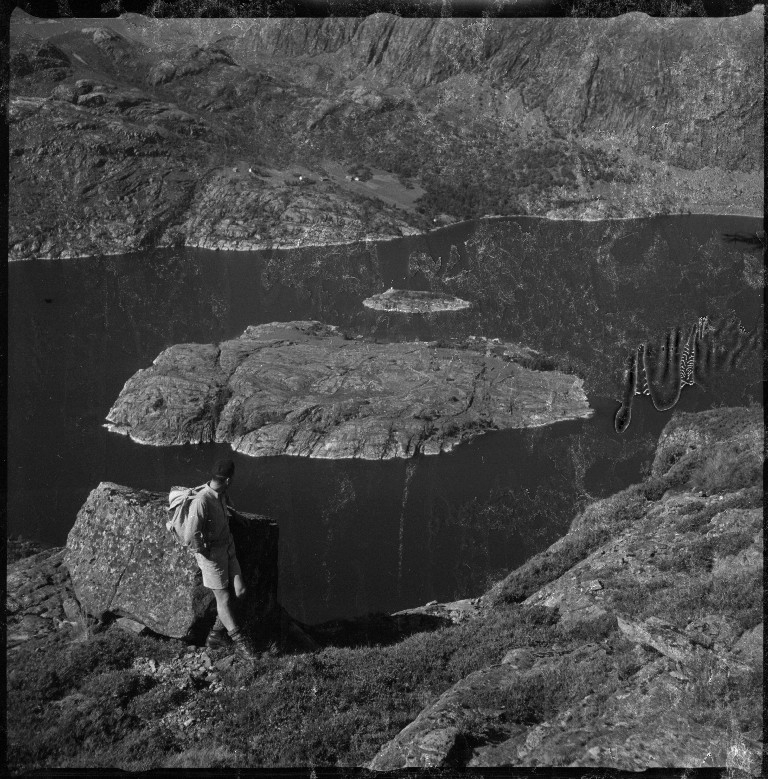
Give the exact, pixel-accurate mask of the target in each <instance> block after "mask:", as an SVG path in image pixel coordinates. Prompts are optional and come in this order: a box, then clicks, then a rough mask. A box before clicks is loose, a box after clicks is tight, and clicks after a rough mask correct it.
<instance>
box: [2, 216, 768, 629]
mask: <svg viewBox="0 0 768 779" xmlns="http://www.w3.org/2000/svg"><path fill="white" fill-rule="evenodd" d="M761 228H762V221H761V220H755V219H747V218H736V217H727V218H726V217H693V216H691V217H674V218H657V219H648V220H633V221H614V222H595V223H580V222H549V221H546V220H538V219H524V218H519V219H507V220H491V221H483V222H474V223H466V224H462V225H456V226H454V227H450V228H446V229H444V230H440V231H436V232H435V233H432V234H431V235H429V236H421V237H414V238H404V239H400V240H395V241H388V242H380V243H370V244H361V245H356V246H342V247H325V248H309V249H302V250H293V251H277V250H274V251H264V252H253V253H225V252H207V251H197V250H165V251H157V252H147V253H143V254H135V255H128V256H124V257H108V258H99V259H82V260H70V261H59V262H40V261H33V262H27V263H19V264H14V265H12V266H11V268H10V274H9V275H10V303H9V333H10V352H9V368H10V379H9V411H10V413H9V426H8V427H9V442H8V444H9V445H8V450H9V472H8V477H9V478H8V485H9V491H8V512H9V513H8V517H9V521H8V527H9V532H10V533H11V534H16V533H22V534H24V535H25V536H27V537H31V538H36V539H38V540H40V541H43V542H47V543H53V544H63V543H64V542H65V540H66V535H67V532H68V531H69V529H70V528H71V526H72V524H73V523H74V520H75V516H76V514H77V511H78V509H79V507H80V506H81V505H82V503H83V501H84V500H85V498H86V496H87V495H88V492H89V491H90V490H91V489H92V488H93V487H94V486H95V485H96V484H98V483H99V481H103V480H110V481H115V482H118V483H121V484H127V485H129V486H132V487H141V488H146V489H153V490H158V491H163V492H164V491H167V489H168V488H169V486H171V485H173V484H189V485H192V484H199V483H201V482H202V481H204V480H205V478H206V475H207V473H206V472H207V469H208V467H209V466H210V463H211V462H212V461H213V460H214V459H215V458H216V457H217V456H220V455H221V454H225V453H229V447H227V446H224V445H210V446H202V447H192V446H186V447H162V448H160V447H158V448H154V447H145V446H140V445H138V444H135V443H133V442H132V441H130V440H128V439H126V438H124V437H121V436H117V435H113V434H109V433H107V432H106V430H105V429H104V428H103V427H102V423H103V420H104V417H105V415H106V413H107V411H108V409H109V408H110V406H111V405H112V403H113V402H114V400H115V398H116V397H117V395H118V393H119V392H120V389H121V388H122V386H123V384H124V382H125V381H126V379H128V377H129V376H131V375H132V374H133V373H134V372H135V371H136V370H138V369H139V368H143V367H146V366H148V365H149V364H150V363H151V361H152V360H153V359H154V358H155V357H156V356H157V354H158V353H159V352H160V351H161V350H162V349H163V348H165V347H167V346H170V345H171V344H174V343H181V342H214V341H219V340H222V339H226V338H231V337H234V336H237V335H238V334H240V333H241V332H242V331H243V330H244V329H245V327H246V326H247V325H249V324H258V323H261V322H270V321H275V320H290V319H309V318H311V319H319V320H321V321H324V322H328V323H331V324H336V325H340V326H342V327H343V328H344V329H345V330H347V331H348V332H350V333H352V334H358V333H363V334H366V335H370V336H373V337H376V338H379V339H389V340H405V339H413V338H417V337H418V338H429V339H432V338H448V337H466V336H468V335H484V336H488V337H500V338H507V339H511V340H518V341H519V342H521V343H524V344H526V345H528V346H531V347H533V348H536V349H540V350H542V351H544V352H546V353H548V354H550V355H553V356H555V357H556V358H557V359H558V360H559V361H560V364H561V365H562V366H563V367H564V368H565V369H569V370H572V371H575V372H577V373H578V374H579V375H581V376H583V377H584V378H585V385H586V387H587V390H588V393H589V396H590V402H591V404H592V406H593V407H594V408H595V409H596V413H595V416H594V418H593V419H591V420H586V421H575V422H564V423H559V424H557V425H551V426H548V427H545V428H538V429H534V430H525V431H509V432H504V433H497V434H491V435H487V436H484V437H482V438H480V439H476V440H475V441H473V442H471V443H469V444H466V445H464V446H461V447H459V448H458V449H457V450H456V451H454V452H452V453H451V454H448V455H440V456H437V457H420V458H417V459H414V460H411V461H388V462H382V463H376V462H366V461H318V460H304V459H300V458H289V457H275V458H263V459H254V458H247V457H242V456H239V455H235V460H236V462H237V466H238V471H237V481H236V483H235V484H234V486H233V497H234V499H235V503H236V505H237V506H239V507H240V508H242V509H243V510H251V511H258V512H263V513H267V514H270V515H272V516H273V517H274V518H275V519H276V520H277V521H278V523H279V525H280V599H281V602H282V603H283V604H284V605H285V607H286V608H287V609H288V611H289V612H290V613H292V614H293V615H294V616H296V617H297V618H299V619H302V620H305V621H307V622H316V621H321V620H324V619H330V618H336V617H349V616H354V615H355V614H360V613H365V612H369V611H378V610H381V611H394V610H396V609H400V608H406V607H409V606H415V605H418V604H421V603H424V602H427V601H429V600H432V599H437V600H450V599H453V598H458V597H468V596H473V595H477V594H479V593H480V592H482V591H483V590H484V589H485V587H486V586H487V584H488V583H489V582H490V581H491V580H493V579H495V578H500V577H501V576H502V575H503V574H504V573H505V572H506V571H508V570H509V569H510V568H513V567H515V566H516V565H519V564H520V563H521V562H523V561H524V560H525V559H526V558H527V557H529V556H530V555H531V554H533V553H534V552H536V551H538V550H541V549H543V548H545V547H546V546H548V545H549V544H550V543H552V542H553V541H554V540H555V539H556V538H557V537H558V536H560V535H562V533H563V532H565V530H566V529H567V527H568V524H569V523H570V521H571V519H572V518H573V516H574V515H575V513H576V511H577V510H578V508H579V506H581V505H583V503H584V502H585V501H586V500H588V499H591V498H594V497H600V496H603V495H607V494H610V493H612V492H615V491H617V490H619V489H622V488H623V487H625V486H627V485H628V484H630V483H632V482H634V481H637V480H638V479H639V478H640V474H641V468H642V466H643V464H647V462H648V461H649V458H650V456H651V453H652V449H653V446H654V445H655V441H656V439H657V437H658V434H659V432H660V430H661V429H662V427H663V426H664V424H666V422H667V421H668V420H669V418H670V414H669V413H665V414H662V413H658V412H656V411H654V409H653V407H652V406H651V404H650V402H649V401H647V399H638V402H637V403H636V404H635V407H634V410H633V417H632V423H631V426H630V428H629V429H628V431H627V432H626V433H624V434H623V435H621V436H619V435H617V434H616V433H615V431H614V428H613V415H614V413H615V411H616V409H617V408H618V402H617V400H618V398H619V397H620V395H621V388H620V377H621V371H622V365H623V361H624V358H625V357H626V355H627V353H628V352H630V351H631V350H632V349H633V348H635V347H636V346H637V345H638V344H639V343H640V342H641V341H644V340H646V339H649V338H655V337H658V336H659V335H660V334H661V333H663V332H664V330H665V329H667V328H670V327H673V326H675V325H682V326H684V327H686V326H688V325H690V324H692V323H693V322H694V321H695V320H696V318H697V317H699V316H709V317H712V318H714V317H723V316H728V315H735V316H736V317H738V318H739V319H740V321H741V322H742V323H743V324H744V326H745V327H747V328H754V327H757V326H760V323H761V322H762V296H761V287H760V285H761V284H762V279H761V277H760V272H761V268H762V259H761V257H760V255H759V254H758V253H757V252H756V251H755V250H754V249H753V248H752V247H751V246H750V245H749V244H748V243H746V242H744V241H740V240H733V238H734V236H735V237H736V238H738V237H739V236H742V237H745V236H750V235H754V234H755V232H756V231H757V230H759V229H761ZM390 286H394V287H397V288H411V289H433V290H441V291H446V292H450V293H451V294H455V295H458V296H459V297H462V298H465V299H467V300H470V301H472V303H473V308H471V309H469V310H467V311H462V312H456V313H444V314H434V315H430V316H406V315H401V314H382V313H381V312H374V311H370V310H368V309H366V308H364V307H363V306H362V305H361V302H362V300H363V299H364V298H365V297H368V296H369V295H371V294H373V293H375V292H381V291H383V290H385V289H387V288H388V287H390ZM760 365H761V362H760V359H759V357H758V356H757V355H755V356H754V359H748V360H747V361H746V362H745V364H744V366H743V367H742V368H740V369H739V370H735V371H731V372H729V373H728V374H727V375H724V376H713V377H712V379H711V381H710V382H709V384H708V386H707V388H706V390H704V389H703V388H701V387H693V388H686V389H685V391H684V392H683V393H682V396H681V400H680V402H679V404H678V406H677V410H682V411H691V410H700V409H704V408H708V407H711V406H713V405H718V404H728V405H735V404H743V403H749V402H758V401H759V399H760V397H761V387H760V378H761V368H760Z"/></svg>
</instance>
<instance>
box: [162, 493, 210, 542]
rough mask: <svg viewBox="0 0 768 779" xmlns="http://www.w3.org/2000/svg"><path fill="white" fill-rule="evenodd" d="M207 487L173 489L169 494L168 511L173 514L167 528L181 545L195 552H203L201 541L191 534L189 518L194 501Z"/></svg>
mask: <svg viewBox="0 0 768 779" xmlns="http://www.w3.org/2000/svg"><path fill="white" fill-rule="evenodd" d="M205 486H206V485H205V484H201V485H200V486H199V487H172V488H171V491H170V492H169V493H168V511H170V512H171V518H170V519H169V520H168V522H166V523H165V526H166V528H167V529H168V530H169V531H170V532H171V533H173V534H174V535H175V536H176V540H177V541H178V542H179V543H180V544H182V545H183V546H188V547H189V548H190V549H194V550H195V551H201V550H200V549H199V546H200V541H199V539H196V538H195V537H194V535H193V534H192V533H191V532H190V527H189V523H188V522H187V517H188V515H189V507H190V505H191V503H192V500H193V499H194V497H195V495H197V493H198V492H200V490H202V489H203V488H204V487H205Z"/></svg>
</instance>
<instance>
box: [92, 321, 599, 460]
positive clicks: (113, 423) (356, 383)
mask: <svg viewBox="0 0 768 779" xmlns="http://www.w3.org/2000/svg"><path fill="white" fill-rule="evenodd" d="M530 354H531V350H526V349H522V348H520V347H518V346H516V345H515V344H506V345H505V344H493V349H491V348H488V349H486V350H485V351H477V349H476V348H474V349H470V348H451V347H449V346H445V345H441V344H438V343H436V342H435V343H430V342H423V341H414V342H404V343H402V342H401V343H385V344H379V343H374V342H371V341H369V340H366V339H364V338H355V339H350V338H347V337H345V336H344V334H343V333H342V332H340V331H339V330H338V329H337V328H335V327H333V326H329V325H323V324H321V323H319V322H273V323H271V324H267V325H256V326H251V327H249V328H248V329H247V330H246V331H245V332H244V333H243V334H242V335H241V336H240V337H239V338H236V339H233V340H231V341H225V342H224V343H221V344H180V345H178V346H172V347H170V348H169V349H166V350H165V351H164V352H163V353H162V354H160V355H159V356H158V357H157V358H156V359H155V361H154V363H153V364H152V366H151V367H150V368H146V369H144V370H140V371H138V373H136V374H135V375H134V376H132V377H131V378H130V379H129V380H128V381H127V382H126V384H125V387H123V390H122V392H121V393H120V396H119V397H118V399H117V400H116V401H115V404H114V405H113V406H112V408H111V409H110V411H109V413H108V415H107V425H108V428H109V430H111V431H112V432H115V433H123V434H125V435H129V436H130V437H131V438H132V439H133V440H134V441H137V442H139V443H143V444H155V445H158V446H168V445H172V444H186V443H209V442H218V443H229V444H230V445H231V446H232V448H233V449H234V450H235V451H237V452H242V453H243V454H248V455H252V456H270V455H278V454H289V455H300V456H305V457H321V458H334V459H338V458H343V457H359V458H363V459H367V460H386V459H389V458H392V457H412V456H414V455H416V454H437V453H439V452H444V451H450V450H451V449H453V448H454V447H455V446H456V445H457V444H459V443H460V442H461V441H466V440H469V439H470V438H473V437H474V436H477V435H481V434H482V433H486V432H489V431H491V430H507V429H512V428H521V427H539V426H541V425H548V424H552V423H553V422H558V421H561V420H566V419H579V418H587V417H589V416H591V414H592V410H591V409H590V407H589V404H588V402H587V397H586V394H585V393H584V389H583V387H582V384H583V382H582V380H581V379H579V378H577V377H576V376H569V375H567V374H565V373H562V372H560V371H556V370H548V371H536V370H531V369H529V368H526V367H523V365H521V364H520V363H521V362H523V363H525V362H526V361H530V359H531V357H530Z"/></svg>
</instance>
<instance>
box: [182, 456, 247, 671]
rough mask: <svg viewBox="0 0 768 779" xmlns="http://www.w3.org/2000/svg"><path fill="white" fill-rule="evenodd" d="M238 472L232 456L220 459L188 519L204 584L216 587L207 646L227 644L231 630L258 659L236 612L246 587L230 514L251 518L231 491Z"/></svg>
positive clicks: (237, 643) (235, 639)
mask: <svg viewBox="0 0 768 779" xmlns="http://www.w3.org/2000/svg"><path fill="white" fill-rule="evenodd" d="M234 474H235V464H234V462H232V460H218V461H217V462H216V463H215V465H214V467H213V474H212V476H211V480H210V481H209V482H208V483H207V484H206V485H205V487H203V489H202V490H200V492H198V493H197V495H195V497H194V498H193V500H192V503H191V504H190V507H189V515H188V519H187V521H188V522H189V524H190V528H189V529H190V533H194V538H195V545H196V546H195V548H196V551H195V558H196V559H197V564H198V565H199V566H200V570H201V571H202V572H203V585H204V586H206V587H208V588H209V589H211V590H213V594H214V596H215V597H216V611H217V614H218V616H217V617H216V623H215V624H214V626H213V628H212V629H211V632H210V633H209V634H208V638H207V640H206V642H205V643H206V646H208V647H210V648H211V649H220V648H222V647H225V646H227V644H228V643H229V640H228V638H227V633H228V634H229V639H231V640H232V642H233V643H234V645H235V649H236V650H237V651H238V652H240V654H242V655H244V656H245V657H247V658H248V659H249V660H255V659H256V658H257V657H258V654H257V652H256V650H255V649H254V647H253V644H252V643H251V641H250V640H249V638H248V637H247V636H246V635H245V633H243V632H242V630H241V627H240V624H239V618H238V616H236V612H238V611H241V610H242V604H243V602H244V600H245V595H246V590H245V583H244V582H243V575H242V573H241V571H240V564H239V563H238V561H237V556H236V554H235V542H234V540H233V538H232V532H231V531H230V529H229V517H230V516H235V517H237V518H238V519H241V520H243V521H247V520H245V518H244V517H242V516H241V515H238V514H236V513H235V512H234V510H233V509H232V508H231V505H230V502H229V497H228V495H227V489H228V487H229V485H230V484H231V483H232V477H233V476H234Z"/></svg>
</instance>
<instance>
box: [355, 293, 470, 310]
mask: <svg viewBox="0 0 768 779" xmlns="http://www.w3.org/2000/svg"><path fill="white" fill-rule="evenodd" d="M363 305H364V306H365V307H366V308H372V309H374V310H376V311H398V312H400V313H401V314H431V313H434V312H437V311H461V310H462V309H464V308H469V307H470V306H471V305H472V304H471V303H470V302H469V301H467V300H462V299H461V298H457V297H455V296H453V295H445V294H443V293H441V292H430V291H428V290H416V289H394V287H390V288H389V289H388V290H387V291H386V292H380V293H378V294H377V295H371V297H369V298H366V299H365V300H364V301H363Z"/></svg>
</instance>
